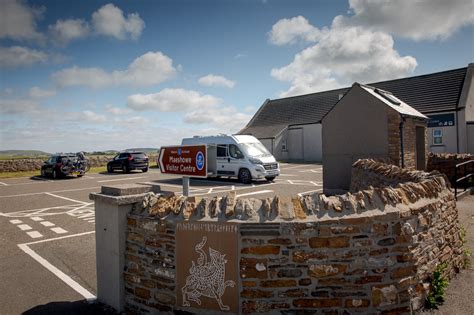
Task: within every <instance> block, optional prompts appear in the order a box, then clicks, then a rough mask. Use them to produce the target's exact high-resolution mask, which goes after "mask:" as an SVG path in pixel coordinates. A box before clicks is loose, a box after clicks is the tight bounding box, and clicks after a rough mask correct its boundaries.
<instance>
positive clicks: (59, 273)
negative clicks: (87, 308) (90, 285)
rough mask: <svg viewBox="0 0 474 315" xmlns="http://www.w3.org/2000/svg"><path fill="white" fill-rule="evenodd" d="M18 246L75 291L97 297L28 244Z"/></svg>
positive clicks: (86, 296)
mask: <svg viewBox="0 0 474 315" xmlns="http://www.w3.org/2000/svg"><path fill="white" fill-rule="evenodd" d="M18 247H19V248H20V249H21V250H22V251H24V252H25V253H26V254H28V255H30V256H31V257H32V258H33V259H34V260H36V261H37V262H38V263H40V265H42V266H43V267H45V268H46V269H48V270H49V271H51V272H52V273H53V274H54V275H55V276H56V277H58V278H59V279H61V280H62V281H63V282H64V283H66V284H67V285H68V286H70V287H71V288H72V289H73V290H74V291H76V292H77V293H79V294H80V295H82V296H83V297H84V298H86V299H95V298H96V297H95V295H94V294H92V293H90V292H89V291H88V290H86V289H85V288H84V287H82V286H81V285H80V284H79V283H77V282H76V281H74V280H73V279H72V278H71V277H69V276H68V275H66V274H65V273H64V272H62V271H61V270H59V269H58V268H56V267H55V266H53V265H52V264H51V263H50V262H49V261H47V260H46V259H44V258H43V257H41V256H40V255H38V254H37V253H36V252H35V251H34V250H32V249H31V248H29V247H28V245H26V244H19V245H18Z"/></svg>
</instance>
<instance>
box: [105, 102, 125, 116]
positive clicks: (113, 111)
mask: <svg viewBox="0 0 474 315" xmlns="http://www.w3.org/2000/svg"><path fill="white" fill-rule="evenodd" d="M105 110H106V111H107V112H108V113H110V114H112V115H115V116H120V115H127V114H130V112H131V110H130V109H128V108H120V107H114V106H112V105H110V104H109V105H105Z"/></svg>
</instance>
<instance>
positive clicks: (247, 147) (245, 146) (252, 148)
mask: <svg viewBox="0 0 474 315" xmlns="http://www.w3.org/2000/svg"><path fill="white" fill-rule="evenodd" d="M239 145H240V147H241V148H242V150H243V151H244V152H245V154H246V155H247V156H249V157H260V156H269V155H271V153H270V152H268V150H267V148H265V146H264V145H263V144H261V143H260V142H250V143H239Z"/></svg>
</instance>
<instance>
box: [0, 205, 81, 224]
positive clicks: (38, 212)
mask: <svg viewBox="0 0 474 315" xmlns="http://www.w3.org/2000/svg"><path fill="white" fill-rule="evenodd" d="M77 206H81V207H82V206H84V205H82V204H81V205H77V204H76V205H66V206H57V207H49V208H40V209H32V210H20V211H16V212H8V213H0V216H4V217H20V218H23V217H32V216H38V215H42V216H50V215H56V214H64V213H66V212H53V213H43V212H44V211H48V210H54V209H62V208H71V207H77ZM20 223H21V222H20Z"/></svg>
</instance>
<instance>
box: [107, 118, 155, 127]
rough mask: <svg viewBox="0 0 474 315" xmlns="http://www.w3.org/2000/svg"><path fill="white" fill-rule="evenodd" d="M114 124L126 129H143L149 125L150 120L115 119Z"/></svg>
mask: <svg viewBox="0 0 474 315" xmlns="http://www.w3.org/2000/svg"><path fill="white" fill-rule="evenodd" d="M114 122H115V123H116V124H117V125H119V126H125V127H137V126H140V127H143V126H145V125H147V124H148V122H149V121H148V119H146V118H145V117H142V116H132V117H127V118H115V119H114Z"/></svg>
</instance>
